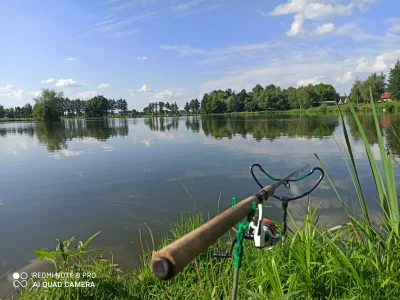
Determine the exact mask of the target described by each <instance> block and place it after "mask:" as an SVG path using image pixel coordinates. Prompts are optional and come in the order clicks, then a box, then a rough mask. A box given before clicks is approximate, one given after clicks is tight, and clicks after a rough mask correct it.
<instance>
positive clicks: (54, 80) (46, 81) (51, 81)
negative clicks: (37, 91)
mask: <svg viewBox="0 0 400 300" xmlns="http://www.w3.org/2000/svg"><path fill="white" fill-rule="evenodd" d="M54 82H56V79H55V78H49V79H46V80H42V81H40V83H48V84H50V83H54Z"/></svg>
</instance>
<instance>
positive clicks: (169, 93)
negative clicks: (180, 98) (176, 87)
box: [155, 90, 172, 98]
mask: <svg viewBox="0 0 400 300" xmlns="http://www.w3.org/2000/svg"><path fill="white" fill-rule="evenodd" d="M155 96H156V97H157V98H169V97H171V96H172V91H171V90H165V91H163V92H161V93H158V94H156V95H155Z"/></svg>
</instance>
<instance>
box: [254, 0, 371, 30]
mask: <svg viewBox="0 0 400 300" xmlns="http://www.w3.org/2000/svg"><path fill="white" fill-rule="evenodd" d="M332 2H340V1H334V0H289V1H288V2H287V3H285V4H281V5H278V6H276V7H275V8H274V9H273V10H272V11H270V12H269V13H263V12H262V11H259V12H260V14H261V15H262V16H282V15H289V14H295V19H294V22H293V23H292V27H291V29H290V30H289V31H288V32H287V35H288V36H296V35H301V34H302V33H303V30H302V26H303V22H304V20H307V19H309V20H326V19H333V18H335V17H337V16H351V15H352V13H353V8H354V7H359V8H360V9H361V10H365V9H366V7H367V4H368V3H374V2H375V0H351V1H350V3H349V4H348V5H343V4H332ZM328 24H332V23H328ZM332 25H333V24H332ZM332 25H327V24H324V25H322V26H319V27H318V28H321V29H320V30H319V31H318V32H314V33H313V35H322V34H326V33H328V32H331V31H333V27H332ZM318 28H317V29H318ZM320 32H323V33H320Z"/></svg>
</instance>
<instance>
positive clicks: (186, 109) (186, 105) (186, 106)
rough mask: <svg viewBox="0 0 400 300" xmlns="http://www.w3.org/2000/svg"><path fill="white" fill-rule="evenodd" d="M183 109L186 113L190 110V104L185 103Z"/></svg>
mask: <svg viewBox="0 0 400 300" xmlns="http://www.w3.org/2000/svg"><path fill="white" fill-rule="evenodd" d="M185 111H186V113H187V114H188V113H189V112H190V104H189V103H188V102H186V104H185Z"/></svg>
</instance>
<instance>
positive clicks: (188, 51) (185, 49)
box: [160, 45, 204, 56]
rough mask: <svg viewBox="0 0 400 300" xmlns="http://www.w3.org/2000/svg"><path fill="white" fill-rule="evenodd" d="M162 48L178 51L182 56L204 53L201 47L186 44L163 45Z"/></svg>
mask: <svg viewBox="0 0 400 300" xmlns="http://www.w3.org/2000/svg"><path fill="white" fill-rule="evenodd" d="M160 48H161V49H164V50H172V51H176V52H178V53H179V55H181V56H190V55H198V54H203V53H204V52H203V50H200V49H194V48H192V47H190V46H189V45H184V46H178V45H161V46H160Z"/></svg>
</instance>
